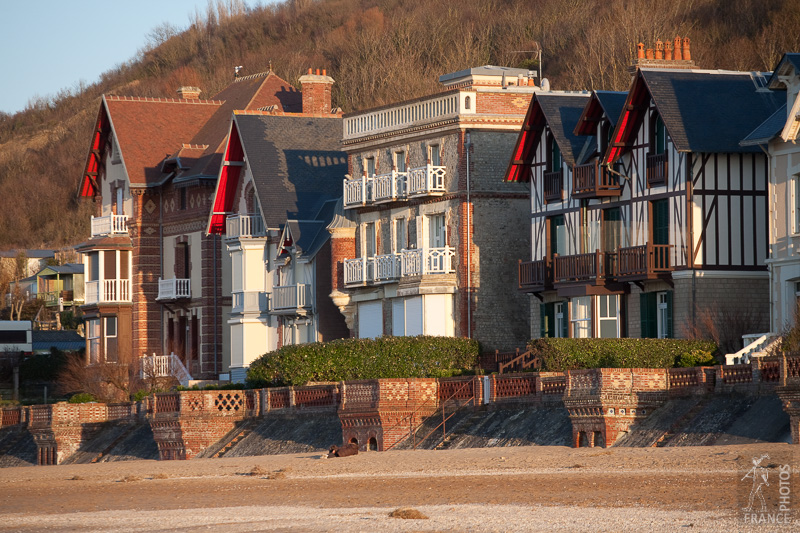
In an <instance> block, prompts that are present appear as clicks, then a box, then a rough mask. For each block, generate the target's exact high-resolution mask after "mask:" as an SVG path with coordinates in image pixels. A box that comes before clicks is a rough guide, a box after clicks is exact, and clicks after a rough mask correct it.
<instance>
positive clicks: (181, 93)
mask: <svg viewBox="0 0 800 533" xmlns="http://www.w3.org/2000/svg"><path fill="white" fill-rule="evenodd" d="M175 92H176V93H178V98H182V99H184V100H199V99H200V87H180V88H179V89H178V90H177V91H175Z"/></svg>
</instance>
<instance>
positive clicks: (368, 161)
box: [364, 157, 375, 178]
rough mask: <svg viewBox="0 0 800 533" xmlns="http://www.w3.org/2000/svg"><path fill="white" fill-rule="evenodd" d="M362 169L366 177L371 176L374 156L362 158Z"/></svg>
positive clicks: (373, 168) (373, 170) (373, 172)
mask: <svg viewBox="0 0 800 533" xmlns="http://www.w3.org/2000/svg"><path fill="white" fill-rule="evenodd" d="M364 171H365V172H366V173H367V177H368V178H371V177H372V176H374V175H375V158H374V157H367V158H365V159H364Z"/></svg>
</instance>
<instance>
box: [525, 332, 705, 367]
mask: <svg viewBox="0 0 800 533" xmlns="http://www.w3.org/2000/svg"><path fill="white" fill-rule="evenodd" d="M530 346H531V348H532V349H533V351H534V352H535V353H536V354H537V355H538V356H539V357H540V358H541V360H542V370H548V371H554V372H560V371H564V370H575V369H579V368H671V367H675V366H696V365H700V364H713V353H714V352H715V351H716V350H717V345H716V344H714V342H713V341H706V340H685V339H556V338H545V339H534V340H532V341H531V342H530ZM689 363H691V364H689Z"/></svg>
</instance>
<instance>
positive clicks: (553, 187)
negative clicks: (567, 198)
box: [544, 170, 564, 202]
mask: <svg viewBox="0 0 800 533" xmlns="http://www.w3.org/2000/svg"><path fill="white" fill-rule="evenodd" d="M563 199H564V173H563V172H561V171H560V170H557V171H555V172H545V173H544V201H545V202H560V201H561V200H563Z"/></svg>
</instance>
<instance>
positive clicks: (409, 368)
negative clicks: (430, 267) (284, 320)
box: [247, 336, 479, 387]
mask: <svg viewBox="0 0 800 533" xmlns="http://www.w3.org/2000/svg"><path fill="white" fill-rule="evenodd" d="M478 354H479V346H478V342H477V341H474V340H470V339H462V338H454V337H424V336H420V337H381V338H378V339H341V340H336V341H331V342H317V343H313V344H300V345H294V346H284V347H283V348H281V349H279V350H276V351H274V352H269V353H266V354H264V355H262V356H261V357H259V358H258V359H256V360H255V361H254V362H253V363H252V364H251V365H250V369H249V370H248V372H247V385H248V386H250V387H269V386H283V385H304V384H306V383H308V382H309V381H343V380H353V379H376V378H406V377H409V378H411V377H419V378H422V377H434V378H436V377H448V376H452V375H454V374H458V373H460V372H461V371H462V370H466V369H471V368H473V367H474V366H475V365H476V364H477V361H478Z"/></svg>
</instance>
